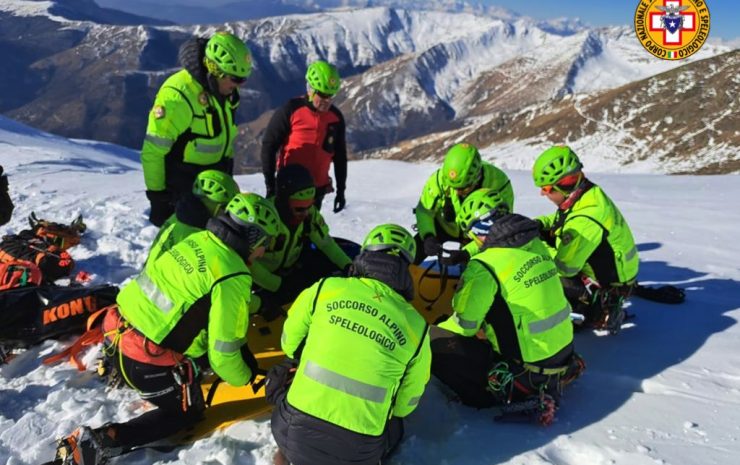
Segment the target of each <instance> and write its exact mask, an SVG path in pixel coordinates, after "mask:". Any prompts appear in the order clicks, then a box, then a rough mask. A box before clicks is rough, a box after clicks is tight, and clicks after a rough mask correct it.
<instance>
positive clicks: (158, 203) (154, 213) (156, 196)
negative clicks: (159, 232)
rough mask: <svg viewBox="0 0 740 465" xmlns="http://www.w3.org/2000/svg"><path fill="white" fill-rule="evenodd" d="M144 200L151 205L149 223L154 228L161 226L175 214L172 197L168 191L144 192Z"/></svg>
mask: <svg viewBox="0 0 740 465" xmlns="http://www.w3.org/2000/svg"><path fill="white" fill-rule="evenodd" d="M146 198H147V199H149V203H150V204H151V208H150V210H149V222H150V223H152V224H153V225H154V226H157V227H160V226H162V225H163V224H164V222H165V221H167V218H169V217H170V216H172V214H173V213H175V206H174V205H173V204H172V195H171V194H170V193H169V192H168V191H146Z"/></svg>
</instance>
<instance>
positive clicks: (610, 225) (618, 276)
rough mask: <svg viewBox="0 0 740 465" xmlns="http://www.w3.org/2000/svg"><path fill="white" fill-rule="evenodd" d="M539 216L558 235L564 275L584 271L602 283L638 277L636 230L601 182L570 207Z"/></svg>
mask: <svg viewBox="0 0 740 465" xmlns="http://www.w3.org/2000/svg"><path fill="white" fill-rule="evenodd" d="M563 216H564V217H565V218H563ZM538 220H539V221H540V222H541V223H542V226H543V229H544V230H551V234H553V235H554V237H555V246H556V249H557V250H556V254H555V263H556V264H557V267H558V271H559V272H560V275H561V276H563V277H571V276H575V275H576V274H578V273H579V272H584V273H585V274H586V275H588V276H590V277H591V278H594V279H596V280H597V281H598V282H599V283H601V284H602V285H610V284H611V285H621V284H627V283H630V282H632V281H634V280H635V278H637V271H638V269H639V261H640V259H639V257H638V253H637V246H636V245H635V239H634V238H633V236H632V231H631V230H630V227H629V225H628V224H627V221H625V219H624V217H623V216H622V213H621V212H620V211H619V209H618V208H617V207H616V205H614V202H612V201H611V199H610V198H609V197H607V195H606V194H605V193H604V191H603V190H601V188H600V187H599V186H597V185H593V186H592V187H591V188H589V189H588V190H586V191H585V192H584V193H583V194H582V195H581V197H580V198H579V199H578V200H577V201H576V202H575V203H574V204H573V206H572V207H571V208H570V209H568V210H565V211H562V210H558V211H556V212H555V213H553V214H551V215H547V216H543V217H539V218H538ZM553 228H554V230H553Z"/></svg>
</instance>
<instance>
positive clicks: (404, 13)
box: [0, 0, 740, 172]
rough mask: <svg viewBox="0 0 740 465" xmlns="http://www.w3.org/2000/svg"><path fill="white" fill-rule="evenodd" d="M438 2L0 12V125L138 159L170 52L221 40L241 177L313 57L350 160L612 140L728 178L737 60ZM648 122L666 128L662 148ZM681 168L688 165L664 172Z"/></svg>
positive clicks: (629, 155)
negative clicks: (191, 21) (227, 39)
mask: <svg viewBox="0 0 740 465" xmlns="http://www.w3.org/2000/svg"><path fill="white" fill-rule="evenodd" d="M321 3H331V2H321ZM334 3H339V2H334ZM388 3H390V2H388ZM404 3H405V2H404ZM436 3H437V4H438V5H437V6H438V7H440V8H444V7H445V5H444V4H447V10H448V11H444V12H443V11H416V10H413V11H412V10H407V9H397V8H390V7H374V8H363V9H352V10H347V9H346V10H340V11H331V12H319V13H312V14H306V15H293V16H283V17H271V18H265V19H258V20H250V21H239V22H232V23H227V24H226V25H225V26H224V25H221V26H173V25H161V24H158V23H157V21H152V20H147V19H145V18H140V17H136V16H132V15H131V14H128V13H119V12H116V11H115V10H110V9H104V8H100V7H98V6H97V5H96V4H95V3H94V2H92V1H91V0H87V1H85V0H75V1H73V0H53V1H46V2H35V1H30V0H3V2H2V3H0V22H2V27H1V28H0V59H2V60H3V63H4V64H5V68H6V70H7V72H4V73H2V74H0V113H3V114H5V115H8V116H9V117H11V118H14V119H18V120H20V121H23V122H26V123H28V124H31V125H33V126H36V127H39V128H41V129H44V130H47V131H51V132H55V133H58V134H61V135H64V136H67V137H76V138H89V139H96V140H105V141H111V142H115V143H119V144H122V145H126V146H129V147H135V148H136V147H138V146H140V144H141V140H142V138H143V134H144V130H145V126H146V116H147V112H148V110H149V108H150V106H151V102H152V101H153V98H154V94H155V93H156V91H157V88H158V86H159V85H160V84H161V82H162V81H163V80H164V79H165V77H166V76H167V75H168V74H170V73H171V72H173V71H175V70H176V69H177V63H176V59H177V58H176V57H177V49H178V47H179V45H180V44H181V43H182V42H183V41H185V40H187V39H188V38H189V37H191V36H193V35H203V36H208V35H210V34H212V33H213V32H214V31H215V30H217V29H222V28H223V29H228V30H231V31H232V32H234V33H236V34H237V35H239V36H240V37H242V38H243V39H244V40H245V41H246V42H247V43H248V44H249V46H250V48H251V50H252V52H253V54H254V60H255V64H256V69H255V72H254V74H253V76H252V77H251V78H250V80H249V81H248V83H247V85H246V86H245V87H244V89H243V91H242V104H241V106H240V114H239V117H240V118H241V120H242V121H245V124H244V125H243V126H242V131H241V134H242V137H240V139H239V154H240V165H241V167H242V168H245V169H246V168H248V167H250V166H254V165H255V163H256V157H257V154H258V152H259V140H260V139H261V134H260V132H261V131H262V130H263V129H264V126H265V125H266V122H267V120H268V119H269V116H270V114H271V112H272V110H274V108H276V107H277V106H279V105H280V104H281V103H283V102H284V101H285V100H286V99H287V98H289V97H291V96H293V95H298V94H300V93H302V92H303V89H304V82H303V74H304V72H305V68H306V65H307V64H308V63H310V62H311V61H313V60H315V59H317V58H324V59H328V60H329V61H331V62H333V63H335V64H337V66H338V67H339V69H340V71H341V73H342V75H343V76H345V77H346V78H345V80H344V83H343V89H342V91H341V93H340V96H339V98H338V99H337V102H336V104H337V105H338V106H339V107H340V108H341V109H342V110H343V112H344V114H345V118H346V119H347V123H348V136H349V141H350V144H351V148H352V153H354V154H356V155H358V156H382V157H396V158H408V159H418V158H432V159H435V158H439V157H440V156H441V155H442V154H443V153H444V149H445V147H446V146H448V145H450V144H451V143H453V142H454V141H456V140H458V139H459V140H462V139H469V140H472V141H474V142H475V143H477V144H478V145H479V146H480V147H481V148H482V149H484V153H486V154H489V156H491V157H496V153H497V148H496V147H498V146H499V145H500V144H512V143H515V144H520V145H521V146H525V147H529V146H531V147H539V146H540V145H546V144H548V143H552V142H569V143H572V144H574V145H579V144H582V145H584V146H588V141H589V140H607V139H606V136H607V135H609V137H612V136H614V137H612V138H615V137H616V138H617V139H619V138H620V137H621V139H620V141H618V142H617V145H616V146H617V147H624V148H623V149H620V150H618V152H619V153H618V154H612V153H611V152H609V151H605V152H604V154H605V155H604V156H606V157H612V158H613V159H614V161H615V163H616V164H617V165H620V164H621V165H623V164H625V163H634V162H635V161H639V160H644V159H646V158H650V159H651V160H655V163H653V166H652V168H651V169H652V170H657V171H668V172H681V171H685V170H687V169H691V170H695V169H700V170H705V172H723V171H727V170H728V169H729V170H732V171H737V170H739V169H740V167H738V166H736V165H735V164H734V163H736V160H737V157H738V156H737V153H738V150H737V148H738V146H740V135H738V130H737V129H735V130H733V128H738V127H740V124H738V122H737V117H736V116H734V114H732V113H730V114H727V110H728V108H732V105H734V104H735V103H734V102H725V101H724V100H722V98H723V96H725V95H730V96H732V95H734V96H735V100H736V97H737V95H739V94H738V82H737V79H736V78H735V76H737V75H740V73H739V72H738V64H737V52H733V53H730V54H727V52H729V51H730V48H729V47H726V46H721V45H712V44H707V45H705V46H704V47H703V48H702V50H701V51H700V52H699V53H697V54H696V55H695V56H693V57H692V58H691V59H690V60H685V61H681V62H669V61H661V60H658V59H655V58H653V57H652V56H651V55H649V54H648V53H647V52H645V51H644V50H643V49H642V47H641V46H640V44H639V43H638V42H637V40H636V39H635V37H634V34H633V32H632V31H631V29H629V28H628V27H624V28H618V27H613V28H601V29H588V28H585V27H583V26H582V25H580V24H579V23H577V22H569V21H556V22H549V23H542V22H537V21H534V20H531V19H528V18H525V17H519V16H517V15H515V14H512V13H510V12H506V11H489V12H487V13H486V12H483V13H481V12H459V13H451V12H450V11H449V10H450V9H453V10H454V8H455V6H456V5H457V4H460V5H462V4H463V3H464V2H436ZM267 4H281V5H293V6H295V5H297V6H301V4H304V6H306V5H309V4H310V3H309V2H298V1H296V2H288V1H285V2H276V1H275V2H264V5H267ZM460 5H458V6H460ZM462 6H465V5H462ZM460 10H465V8H460ZM722 54H724V55H722ZM706 58H711V59H710V60H706V61H700V60H702V59H706ZM660 73H667V74H662V75H660V76H656V75H659V74H660ZM661 76H662V77H661ZM660 79H664V80H665V82H663V81H660ZM651 83H652V84H651ZM651 86H653V87H651ZM689 97H690V98H689ZM675 99H679V100H680V101H678V100H676V101H674V100H675ZM666 102H672V103H671V104H670V105H668V104H666ZM696 105H701V108H702V109H703V110H702V112H700V114H701V117H700V118H699V119H697V117H696V115H697V114H698V113H697V110H696ZM680 108H683V110H679V109H680ZM692 108H693V109H694V110H693V111H692ZM658 109H660V112H657V110H658ZM735 114H737V112H736V111H735ZM689 115H691V116H694V118H687V117H686V116H689ZM660 121H670V124H669V126H670V132H671V134H672V135H671V137H668V134H667V133H662V132H660V131H662V129H661V126H660ZM697 121H699V122H700V123H697ZM650 124H652V125H653V126H654V127H655V128H654V130H649V129H650V128H651V126H649V125H650ZM665 124H668V123H665ZM697 124H701V125H703V126H702V128H704V129H701V128H699V127H698V126H697ZM645 125H648V127H646V126H645ZM733 125H734V126H733ZM656 131H657V132H656ZM717 131H722V132H721V133H717ZM627 134H629V136H627ZM687 134H688V135H687ZM702 134H703V135H702ZM678 135H681V136H680V137H679V136H678ZM689 135H690V136H689ZM617 136H619V137H617ZM661 137H662V138H661ZM689 139H690V140H692V141H693V142H691V144H694V145H693V146H692V145H688V146H687V145H686V144H689ZM610 140H611V139H610ZM640 141H642V142H640ZM679 142H680V143H679ZM712 144H714V145H712ZM717 144H721V146H722V147H723V148H722V150H719V151H717V150H716V147H715V145H717ZM686 147H692V148H691V150H686ZM710 153H711V156H709V154H710ZM705 154H706V155H705ZM687 156H688V157H689V158H693V159H696V163H693V164H690V165H684V164H680V163H678V164H677V163H663V162H662V161H661V160H671V159H674V158H676V159H678V158H681V159H683V158H686V157H687ZM506 162H507V161H505V160H502V163H506ZM508 163H514V164H515V163H516V162H515V161H508ZM621 165H620V166H621ZM728 167H729V168H728ZM733 167H734V168H733Z"/></svg>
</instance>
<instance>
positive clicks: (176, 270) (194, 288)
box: [117, 231, 252, 386]
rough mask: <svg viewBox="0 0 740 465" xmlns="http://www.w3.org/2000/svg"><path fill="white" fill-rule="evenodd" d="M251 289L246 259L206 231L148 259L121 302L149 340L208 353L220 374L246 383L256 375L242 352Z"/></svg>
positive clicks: (189, 351) (179, 349) (124, 312)
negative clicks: (153, 258)
mask: <svg viewBox="0 0 740 465" xmlns="http://www.w3.org/2000/svg"><path fill="white" fill-rule="evenodd" d="M251 287H252V278H251V276H250V273H249V269H248V268H247V265H246V264H245V263H244V260H242V259H241V257H239V255H238V254H237V253H236V252H235V251H234V250H233V249H231V248H230V247H228V246H227V245H226V244H224V243H223V242H222V241H221V240H220V239H219V238H218V237H216V236H215V235H213V234H212V233H211V232H210V231H200V232H197V233H194V234H191V235H190V236H188V237H187V238H185V239H184V240H183V241H181V242H179V243H177V244H175V245H174V246H173V247H172V248H171V249H169V250H167V251H166V252H164V253H163V254H162V255H160V256H159V257H158V258H156V259H155V260H153V261H150V262H149V263H147V266H146V268H145V269H144V271H143V272H142V273H141V274H139V275H138V276H137V277H136V278H135V279H133V280H132V281H130V282H129V283H128V284H127V285H126V286H124V288H123V289H122V290H121V292H120V293H119V294H118V298H117V302H118V305H119V310H120V312H121V315H123V317H124V318H125V319H126V320H127V321H128V322H129V323H130V324H131V325H132V326H133V327H134V328H136V329H137V330H138V331H140V332H141V333H142V334H144V336H146V337H147V338H148V339H150V340H152V341H153V342H155V343H157V344H159V345H161V346H162V347H166V348H168V349H172V350H175V351H177V352H180V353H183V354H185V355H187V356H189V357H193V358H195V357H200V356H202V355H205V354H208V360H209V362H210V365H211V367H212V368H213V370H214V371H215V372H216V374H218V375H219V376H220V377H221V378H222V379H223V380H224V381H226V382H227V383H229V384H231V385H233V386H241V385H244V384H246V383H247V382H248V381H249V379H250V378H251V375H252V373H251V370H250V369H249V367H248V366H247V365H246V363H244V360H243V359H242V355H241V352H240V349H241V347H242V346H243V345H244V344H246V342H247V328H248V324H249V313H248V311H247V306H248V304H249V299H250V295H251V293H250V289H251Z"/></svg>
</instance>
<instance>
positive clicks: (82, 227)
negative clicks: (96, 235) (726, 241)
mask: <svg viewBox="0 0 740 465" xmlns="http://www.w3.org/2000/svg"><path fill="white" fill-rule="evenodd" d="M28 224H29V225H30V226H31V231H32V232H33V234H34V235H35V236H36V237H40V238H42V239H46V240H47V242H48V243H50V244H52V245H55V246H57V247H59V249H61V250H67V249H69V248H71V247H74V246H76V245H77V244H79V243H80V236H82V234H83V233H84V232H85V231H86V230H87V225H86V224H85V223H84V222H83V221H82V215H79V216H77V218H75V219H74V220H73V221H72V222H71V223H69V224H63V223H56V222H53V221H47V220H44V219H38V218H37V217H36V213H34V212H31V215H30V216H29V217H28Z"/></svg>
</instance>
